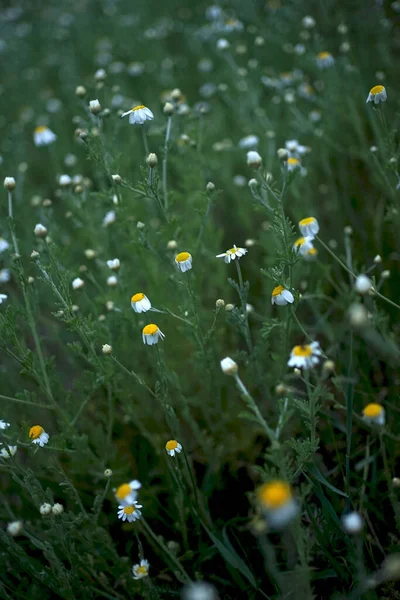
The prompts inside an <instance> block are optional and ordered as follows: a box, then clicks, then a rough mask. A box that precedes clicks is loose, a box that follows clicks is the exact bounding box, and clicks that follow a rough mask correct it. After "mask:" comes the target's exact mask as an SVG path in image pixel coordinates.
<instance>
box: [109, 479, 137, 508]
mask: <svg viewBox="0 0 400 600" xmlns="http://www.w3.org/2000/svg"><path fill="white" fill-rule="evenodd" d="M141 487H142V484H141V483H140V481H138V480H137V479H133V480H132V481H130V482H129V483H123V484H122V485H120V486H119V487H117V489H116V490H115V498H116V499H117V501H118V502H119V504H120V506H131V505H133V504H136V500H137V495H138V493H137V490H139V489H140V488H141Z"/></svg>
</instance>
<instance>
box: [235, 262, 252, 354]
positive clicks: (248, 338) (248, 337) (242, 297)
mask: <svg viewBox="0 0 400 600" xmlns="http://www.w3.org/2000/svg"><path fill="white" fill-rule="evenodd" d="M235 265H236V271H237V276H238V280H239V291H240V293H239V296H240V302H241V304H242V310H243V318H244V322H245V330H246V334H245V340H246V343H247V347H248V350H249V353H250V354H253V343H252V341H251V334H250V327H249V318H248V314H247V303H246V299H247V298H245V289H244V285H243V277H242V270H241V268H240V264H239V259H236V260H235Z"/></svg>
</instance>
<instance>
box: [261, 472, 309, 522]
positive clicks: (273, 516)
mask: <svg viewBox="0 0 400 600" xmlns="http://www.w3.org/2000/svg"><path fill="white" fill-rule="evenodd" d="M257 498H258V502H259V504H260V506H261V509H262V511H263V512H264V513H265V516H266V518H267V521H268V523H269V524H270V526H271V527H272V528H274V529H282V528H283V527H285V526H286V525H287V524H288V523H289V522H290V521H291V520H292V519H293V518H294V517H295V516H296V515H297V513H298V510H299V508H298V505H297V503H296V501H295V500H294V498H293V494H292V490H291V487H290V485H289V484H288V483H286V481H280V480H273V481H270V482H268V483H264V485H262V486H261V487H260V488H258V490H257Z"/></svg>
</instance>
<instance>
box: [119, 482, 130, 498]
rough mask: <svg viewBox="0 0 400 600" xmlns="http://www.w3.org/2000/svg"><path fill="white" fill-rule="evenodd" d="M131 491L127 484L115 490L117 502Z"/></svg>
mask: <svg viewBox="0 0 400 600" xmlns="http://www.w3.org/2000/svg"><path fill="white" fill-rule="evenodd" d="M131 491H132V490H131V486H130V485H129V483H123V484H122V485H120V486H119V488H117V491H116V492H115V495H116V496H117V498H118V500H123V499H124V498H125V497H126V496H127V495H128V494H130V493H131Z"/></svg>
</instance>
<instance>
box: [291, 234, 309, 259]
mask: <svg viewBox="0 0 400 600" xmlns="http://www.w3.org/2000/svg"><path fill="white" fill-rule="evenodd" d="M313 239H314V238H313V237H308V236H307V237H301V238H298V239H297V240H296V241H295V243H294V244H293V252H298V253H299V254H300V256H306V255H307V254H308V253H309V252H310V251H311V250H313V249H314V246H313V243H312V241H313Z"/></svg>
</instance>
